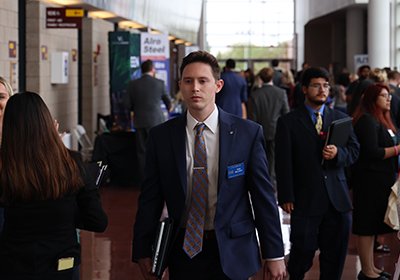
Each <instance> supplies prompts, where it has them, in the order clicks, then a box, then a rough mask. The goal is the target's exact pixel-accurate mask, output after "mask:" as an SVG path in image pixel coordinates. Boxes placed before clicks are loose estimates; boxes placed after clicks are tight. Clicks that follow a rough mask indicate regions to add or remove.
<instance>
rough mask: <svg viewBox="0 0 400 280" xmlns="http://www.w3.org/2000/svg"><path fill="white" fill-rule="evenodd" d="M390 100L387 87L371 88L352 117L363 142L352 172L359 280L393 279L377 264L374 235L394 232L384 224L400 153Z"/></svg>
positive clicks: (357, 133) (355, 129)
mask: <svg viewBox="0 0 400 280" xmlns="http://www.w3.org/2000/svg"><path fill="white" fill-rule="evenodd" d="M391 97H392V96H391V95H390V94H389V89H388V87H387V86H386V85H383V84H372V85H369V86H368V87H367V88H366V90H365V91H364V94H363V96H362V98H361V102H360V104H359V105H358V107H357V108H356V111H355V112H354V114H353V117H354V119H353V123H354V131H355V133H356V135H357V137H358V140H359V142H360V156H359V159H358V161H357V162H356V163H355V165H354V166H353V169H352V186H353V204H354V210H353V233H354V234H355V235H357V237H358V238H357V247H358V254H359V256H360V261H361V271H360V273H359V274H358V279H381V280H384V279H388V278H390V275H389V274H388V273H386V272H384V271H382V270H380V269H378V268H376V267H375V265H374V236H375V235H378V234H384V233H390V232H393V230H392V229H391V228H390V227H389V226H387V225H386V224H385V223H384V222H383V220H384V215H385V211H386V207H387V203H388V198H389V195H390V192H391V187H392V186H393V184H394V183H395V181H396V175H397V170H398V155H399V151H400V145H399V144H398V137H397V128H396V127H395V126H394V124H393V122H392V119H391V116H390V100H391Z"/></svg>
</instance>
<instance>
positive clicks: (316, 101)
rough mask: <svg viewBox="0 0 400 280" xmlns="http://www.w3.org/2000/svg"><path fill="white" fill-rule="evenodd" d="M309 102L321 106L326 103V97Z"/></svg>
mask: <svg viewBox="0 0 400 280" xmlns="http://www.w3.org/2000/svg"><path fill="white" fill-rule="evenodd" d="M308 102H310V103H311V104H313V105H316V106H321V105H323V104H325V103H326V98H325V99H324V100H318V99H317V100H308Z"/></svg>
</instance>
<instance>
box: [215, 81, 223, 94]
mask: <svg viewBox="0 0 400 280" xmlns="http://www.w3.org/2000/svg"><path fill="white" fill-rule="evenodd" d="M215 84H216V85H217V90H216V91H215V93H218V92H220V91H221V89H222V88H223V87H224V80H222V79H219V80H218V81H217V82H216V83H215Z"/></svg>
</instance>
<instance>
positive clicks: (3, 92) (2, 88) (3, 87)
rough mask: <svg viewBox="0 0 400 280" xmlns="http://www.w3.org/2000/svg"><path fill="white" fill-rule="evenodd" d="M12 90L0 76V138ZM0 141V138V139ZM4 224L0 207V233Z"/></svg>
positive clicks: (2, 210) (2, 211)
mask: <svg viewBox="0 0 400 280" xmlns="http://www.w3.org/2000/svg"><path fill="white" fill-rule="evenodd" d="M13 93H14V91H13V89H12V87H11V85H10V84H9V83H8V81H7V80H6V79H4V78H3V77H1V76H0V139H1V132H2V126H3V115H4V109H5V108H6V104H7V101H8V99H9V98H10V97H11V95H13ZM0 141H1V140H0ZM0 144H1V142H0ZM3 224H4V209H3V208H2V207H0V233H1V231H2V230H3Z"/></svg>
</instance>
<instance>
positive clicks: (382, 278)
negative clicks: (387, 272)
mask: <svg viewBox="0 0 400 280" xmlns="http://www.w3.org/2000/svg"><path fill="white" fill-rule="evenodd" d="M357 279H358V280H389V278H386V277H385V276H382V275H380V276H378V277H375V278H372V277H368V276H367V275H365V274H364V273H363V272H362V271H360V273H358V276H357Z"/></svg>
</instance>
